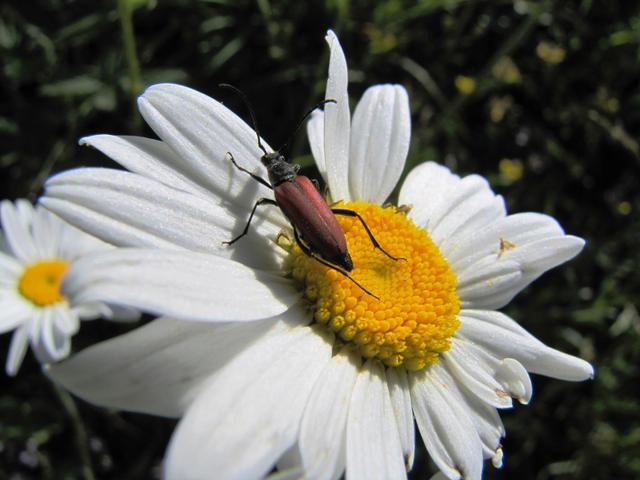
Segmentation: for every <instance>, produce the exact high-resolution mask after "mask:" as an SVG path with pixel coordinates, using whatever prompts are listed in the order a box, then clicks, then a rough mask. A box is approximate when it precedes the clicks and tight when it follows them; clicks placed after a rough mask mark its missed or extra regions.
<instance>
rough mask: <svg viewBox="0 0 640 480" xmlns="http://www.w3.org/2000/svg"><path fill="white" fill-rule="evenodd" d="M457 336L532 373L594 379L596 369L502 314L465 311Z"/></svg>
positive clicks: (576, 379)
mask: <svg viewBox="0 0 640 480" xmlns="http://www.w3.org/2000/svg"><path fill="white" fill-rule="evenodd" d="M459 318H460V322H461V324H460V328H459V329H458V332H456V335H460V336H463V337H464V338H468V339H469V340H471V341H472V342H474V343H476V344H478V345H480V346H482V347H484V348H486V349H487V350H489V351H491V352H493V353H494V354H495V355H498V356H500V357H502V358H515V359H517V360H518V361H519V362H520V363H522V364H523V365H524V367H525V368H526V369H527V370H528V371H530V372H532V373H538V374H541V375H546V376H548V377H553V378H558V379H561V380H567V381H582V380H586V379H588V378H593V367H592V366H591V365H590V364H589V363H588V362H585V361H584V360H582V359H580V358H577V357H574V356H572V355H568V354H566V353H563V352H560V351H558V350H555V349H553V348H550V347H547V346H546V345H545V344H543V343H542V342H540V341H539V340H537V339H536V338H535V337H533V336H532V335H531V334H529V333H528V332H526V331H525V330H524V329H523V328H521V327H520V326H519V325H518V324H517V323H516V322H515V321H513V320H512V319H511V318H509V317H507V316H506V315H504V314H503V313H500V312H492V311H486V310H463V311H461V312H460V315H459Z"/></svg>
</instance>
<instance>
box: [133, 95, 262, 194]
mask: <svg viewBox="0 0 640 480" xmlns="http://www.w3.org/2000/svg"><path fill="white" fill-rule="evenodd" d="M138 107H139V109H140V113H141V114H142V116H143V117H144V119H145V120H146V121H147V123H148V124H149V125H150V126H151V128H152V129H153V130H154V131H155V132H156V134H157V135H158V136H159V137H160V138H161V139H162V140H163V141H164V142H166V144H167V145H168V146H169V147H170V148H171V149H172V150H173V151H174V152H175V154H176V155H177V156H179V157H180V159H181V160H180V162H181V170H182V171H184V172H189V173H188V177H189V178H192V179H193V178H197V179H198V184H199V185H201V186H202V187H204V188H205V189H206V190H208V191H210V192H212V193H213V194H214V195H216V196H217V197H218V198H222V199H233V200H238V198H239V197H243V196H244V195H246V194H247V193H248V191H247V189H248V190H249V191H250V192H251V193H252V194H254V196H255V193H256V192H260V194H262V195H264V194H265V193H268V190H267V189H266V188H265V187H263V186H261V185H260V184H259V183H257V182H255V181H254V180H253V179H251V177H249V176H248V175H247V174H245V173H243V172H241V171H239V170H238V169H236V168H235V167H234V166H233V164H232V163H231V161H230V160H229V157H228V155H227V154H228V153H231V154H232V155H233V157H234V158H235V160H236V162H238V164H239V165H241V166H242V167H244V168H246V169H248V170H252V171H253V170H254V169H255V170H256V172H257V173H258V174H260V175H261V176H263V177H265V176H266V175H265V170H264V167H262V164H261V163H260V157H261V156H262V155H263V153H262V151H261V150H260V149H259V148H258V142H257V138H256V134H255V132H254V131H253V129H252V128H251V127H249V125H247V124H246V123H245V122H244V121H242V120H241V119H240V118H239V117H238V116H237V115H236V114H235V113H233V112H232V111H231V110H229V109H228V108H227V107H225V106H224V105H222V104H221V103H220V102H218V101H216V100H214V99H212V98H210V97H208V96H206V95H204V94H202V93H200V92H197V91H195V90H192V89H190V88H187V87H183V86H181V85H175V84H171V83H163V84H159V85H152V86H151V87H149V88H147V90H145V92H144V93H143V94H142V95H141V96H140V97H139V98H138ZM262 144H263V145H264V147H265V148H266V149H267V151H269V150H270V147H269V145H268V144H267V143H266V142H265V141H264V140H262Z"/></svg>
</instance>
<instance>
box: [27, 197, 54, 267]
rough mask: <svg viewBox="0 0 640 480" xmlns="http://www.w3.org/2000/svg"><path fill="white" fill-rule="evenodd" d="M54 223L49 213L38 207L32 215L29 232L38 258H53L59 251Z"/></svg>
mask: <svg viewBox="0 0 640 480" xmlns="http://www.w3.org/2000/svg"><path fill="white" fill-rule="evenodd" d="M56 223H57V222H56V221H55V220H54V216H53V215H52V214H51V212H48V211H47V210H45V209H44V208H42V207H38V208H37V209H36V210H35V212H34V214H33V221H32V223H31V232H32V235H31V236H32V238H33V244H34V246H35V248H36V251H37V255H38V257H39V258H55V257H56V256H57V252H58V250H59V245H58V240H59V237H58V235H56V233H57V232H56Z"/></svg>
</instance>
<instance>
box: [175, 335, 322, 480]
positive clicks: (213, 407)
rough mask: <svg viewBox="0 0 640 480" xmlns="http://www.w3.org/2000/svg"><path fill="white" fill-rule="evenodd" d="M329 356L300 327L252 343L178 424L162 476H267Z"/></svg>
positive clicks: (289, 442)
mask: <svg viewBox="0 0 640 480" xmlns="http://www.w3.org/2000/svg"><path fill="white" fill-rule="evenodd" d="M330 357H331V345H330V344H329V343H328V342H326V341H325V339H323V338H322V337H321V336H319V335H318V334H317V333H315V332H314V331H313V330H312V329H309V328H307V327H293V328H290V329H289V331H288V332H283V334H281V335H278V336H272V337H271V338H270V339H268V340H265V341H261V342H258V343H256V344H254V346H252V347H249V348H247V349H245V350H244V351H243V352H241V353H240V354H238V356H237V357H236V358H234V359H233V360H232V361H231V362H230V363H229V364H228V365H227V366H226V367H225V368H223V369H222V370H221V371H220V372H219V373H218V374H217V375H215V376H214V377H212V378H211V380H210V381H209V382H208V384H207V385H206V387H205V388H204V389H203V390H202V391H201V393H200V394H199V395H198V398H197V399H196V400H195V401H194V402H193V403H192V404H191V406H190V407H189V410H188V411H187V413H186V415H185V416H184V417H183V418H182V420H181V422H180V423H179V425H178V428H177V429H176V431H175V433H174V434H173V437H172V439H171V443H170V445H169V451H168V454H167V459H166V465H165V474H166V477H167V478H168V479H181V480H182V479H185V480H189V479H208V478H211V473H212V472H215V474H216V476H217V477H218V478H225V479H245V478H260V477H262V476H264V475H266V474H267V473H268V472H269V470H270V469H271V468H272V467H273V465H274V464H275V462H276V460H277V458H278V457H279V456H280V455H282V454H283V453H284V452H285V451H286V450H287V448H289V447H290V446H291V445H292V444H293V443H294V441H295V438H296V433H297V431H298V427H299V422H300V419H301V416H302V411H303V409H304V406H305V403H306V402H307V399H308V398H309V394H310V392H311V389H312V388H313V385H314V383H315V381H316V379H317V378H318V376H319V375H320V372H321V371H322V369H323V368H324V365H325V364H326V362H328V361H329V359H330Z"/></svg>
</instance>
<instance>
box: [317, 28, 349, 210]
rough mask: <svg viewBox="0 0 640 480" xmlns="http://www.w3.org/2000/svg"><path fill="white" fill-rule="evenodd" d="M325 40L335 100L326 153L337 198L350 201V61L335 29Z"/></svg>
mask: <svg viewBox="0 0 640 480" xmlns="http://www.w3.org/2000/svg"><path fill="white" fill-rule="evenodd" d="M325 40H326V41H327V43H328V44H329V49H330V51H331V54H330V58H329V78H328V79H327V89H326V93H325V98H326V99H327V100H330V99H331V100H335V101H336V103H327V104H326V105H325V107H324V154H325V167H326V171H327V183H328V185H329V190H330V192H331V198H332V199H333V200H334V201H338V200H349V199H350V196H349V181H348V175H347V173H348V171H349V141H350V137H351V133H350V132H351V114H350V112H349V95H348V94H347V84H348V83H349V74H348V71H347V60H346V59H345V57H344V52H343V51H342V47H341V46H340V42H339V41H338V37H336V34H335V33H333V31H332V30H329V31H328V32H327V36H326V37H325Z"/></svg>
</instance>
